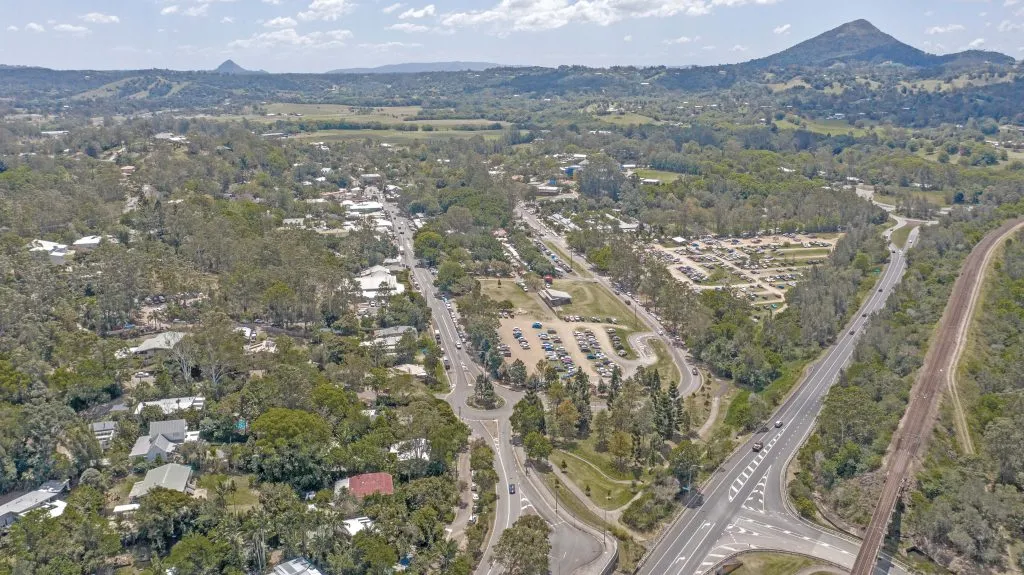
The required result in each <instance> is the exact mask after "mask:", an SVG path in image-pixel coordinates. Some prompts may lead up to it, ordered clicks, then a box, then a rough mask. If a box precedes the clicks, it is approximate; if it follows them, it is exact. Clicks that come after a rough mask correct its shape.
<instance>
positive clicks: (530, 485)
mask: <svg viewBox="0 0 1024 575" xmlns="http://www.w3.org/2000/svg"><path fill="white" fill-rule="evenodd" d="M385 207H386V209H387V211H388V214H389V215H390V216H391V218H392V221H393V222H394V224H395V230H396V234H398V235H397V239H398V242H399V245H400V246H402V248H403V253H402V261H403V263H404V264H405V265H406V266H408V268H409V270H410V271H411V275H412V277H413V278H415V280H416V281H417V282H418V283H419V290H418V291H419V292H420V293H421V294H422V295H423V297H424V298H426V300H427V303H428V305H429V306H430V310H431V312H432V316H433V321H434V325H435V326H436V328H437V329H438V330H439V331H440V332H441V347H442V348H443V349H444V354H445V355H447V356H448V358H449V359H450V361H451V369H450V370H449V371H448V378H449V380H450V382H451V391H450V392H449V393H448V394H447V395H445V396H443V397H444V399H445V401H447V402H448V403H449V404H450V405H451V406H452V409H454V410H455V412H456V413H457V414H458V415H459V417H460V418H461V419H462V420H463V421H464V422H465V423H466V424H467V425H468V426H469V427H470V430H471V432H472V434H473V435H474V436H475V437H482V438H485V439H487V440H488V441H490V442H491V445H492V447H493V448H494V451H495V463H496V470H497V473H498V486H497V490H498V502H497V509H496V513H495V521H494V530H493V532H492V534H491V536H490V539H489V541H488V545H487V549H486V550H485V552H484V555H483V558H482V559H481V561H480V565H479V566H478V568H477V571H476V573H477V574H478V575H495V574H497V573H500V572H501V568H500V566H499V565H493V566H492V565H490V558H491V555H492V547H493V545H494V544H495V543H497V541H498V538H499V537H501V533H502V532H503V531H504V530H505V529H507V528H509V527H511V526H512V524H513V523H515V521H516V519H518V518H519V516H520V515H521V514H523V513H524V512H528V511H529V510H532V511H535V512H536V513H537V514H538V515H540V516H541V517H543V518H544V519H545V520H546V521H547V522H548V524H549V525H551V526H552V529H553V532H552V535H551V546H552V549H551V572H552V573H555V574H556V575H567V574H570V573H577V572H579V573H588V572H590V570H591V569H593V568H594V567H595V566H599V565H603V564H605V563H606V562H607V560H609V559H610V554H611V553H613V552H614V549H615V548H614V543H611V541H610V538H609V541H608V543H607V544H602V536H601V533H600V532H594V531H593V530H592V529H590V528H588V527H586V526H582V525H577V524H575V522H573V521H572V519H571V518H570V517H569V516H568V515H567V514H566V513H565V512H564V511H563V510H561V509H559V510H558V513H556V512H555V501H554V499H553V497H552V495H551V494H550V492H548V490H547V488H546V487H545V486H543V484H542V483H541V482H540V481H539V479H538V478H537V477H536V476H535V474H529V475H528V474H527V473H526V468H525V467H524V465H523V463H522V462H523V461H525V454H524V453H523V452H522V450H521V449H520V448H517V447H515V446H513V445H512V442H511V437H512V428H511V425H510V424H509V416H511V414H512V406H513V405H515V403H516V402H517V401H518V400H519V399H520V398H521V397H522V393H521V392H518V391H514V390H511V389H508V388H506V387H503V386H501V385H495V386H494V389H495V392H496V393H497V394H498V395H499V396H500V397H501V398H502V399H503V400H504V405H503V406H502V407H500V408H498V409H494V410H479V409H474V408H472V407H469V406H468V405H467V404H466V400H467V399H468V398H469V397H470V396H472V394H473V382H474V381H475V379H476V376H477V375H479V374H481V373H483V370H482V368H480V367H479V365H478V364H477V363H476V362H475V361H473V357H471V355H470V353H469V352H468V351H467V346H465V345H462V349H459V348H458V346H457V343H461V340H460V338H459V334H458V328H457V326H456V324H455V320H453V318H452V317H451V314H450V312H449V311H448V309H447V307H446V306H445V303H444V302H443V301H442V300H441V298H440V295H439V294H438V293H437V290H436V289H435V288H434V277H433V276H432V275H431V273H430V272H429V271H428V270H427V269H425V268H422V267H416V260H415V257H414V256H413V245H412V235H413V233H412V229H411V228H410V222H409V220H408V219H407V218H405V217H403V216H402V215H401V214H400V212H399V211H398V209H397V207H395V206H394V205H393V204H385ZM454 307H455V306H454V305H453V308H454ZM463 366H465V368H463ZM513 483H514V484H515V485H516V492H515V494H509V492H508V485H509V484H513ZM599 559H604V560H603V561H598V560H599Z"/></svg>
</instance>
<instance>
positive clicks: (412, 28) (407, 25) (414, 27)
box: [388, 22, 430, 34]
mask: <svg viewBox="0 0 1024 575" xmlns="http://www.w3.org/2000/svg"><path fill="white" fill-rule="evenodd" d="M388 30H397V31H399V32H406V33H409V34H412V33H413V32H426V31H427V30H430V28H429V27H427V26H421V25H420V24H413V23H412V22H399V23H398V24H392V25H390V26H388Z"/></svg>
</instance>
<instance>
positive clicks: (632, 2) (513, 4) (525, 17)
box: [441, 0, 780, 34]
mask: <svg viewBox="0 0 1024 575" xmlns="http://www.w3.org/2000/svg"><path fill="white" fill-rule="evenodd" d="M779 1H780V0H499V2H498V4H496V5H495V6H493V7H491V8H488V9H486V10H470V11H467V12H453V13H448V14H444V15H443V17H442V19H441V22H442V23H443V24H444V25H445V26H451V27H469V26H480V25H489V26H491V27H493V28H494V29H496V30H497V32H498V33H499V34H505V33H508V31H537V30H553V29H556V28H561V27H563V26H566V25H568V24H570V23H576V24H597V25H599V26H608V25H610V24H614V23H615V22H619V21H622V20H626V19H636V18H668V17H671V16H676V15H678V14H684V15H687V16H701V15H705V14H708V13H710V12H712V11H713V9H714V8H716V7H719V6H743V5H748V4H761V5H763V4H775V3H777V2H779Z"/></svg>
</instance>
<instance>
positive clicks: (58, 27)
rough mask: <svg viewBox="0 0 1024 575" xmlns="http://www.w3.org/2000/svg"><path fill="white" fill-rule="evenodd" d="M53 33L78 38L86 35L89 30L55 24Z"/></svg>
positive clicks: (72, 25) (71, 25) (70, 25)
mask: <svg viewBox="0 0 1024 575" xmlns="http://www.w3.org/2000/svg"><path fill="white" fill-rule="evenodd" d="M53 30H54V32H64V33H65V34H75V35H76V36H80V35H83V34H88V33H89V29H88V28H86V27H85V26H75V25H74V24H57V25H56V26H54V27H53Z"/></svg>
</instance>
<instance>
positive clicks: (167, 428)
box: [128, 419, 188, 461]
mask: <svg viewBox="0 0 1024 575" xmlns="http://www.w3.org/2000/svg"><path fill="white" fill-rule="evenodd" d="M187 433H188V423H187V422H186V421H185V420H184V419H172V420H168V421H153V422H151V423H150V424H149V434H148V435H143V436H142V437H139V438H138V439H137V440H136V441H135V445H134V446H133V447H132V450H131V453H129V454H128V456H129V457H143V458H145V459H146V461H154V460H156V458H157V457H159V458H161V459H163V460H165V461H166V460H167V459H168V458H169V457H170V456H171V454H173V453H174V451H175V450H177V449H178V446H179V445H181V444H182V443H184V442H185V436H186V434H187Z"/></svg>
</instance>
